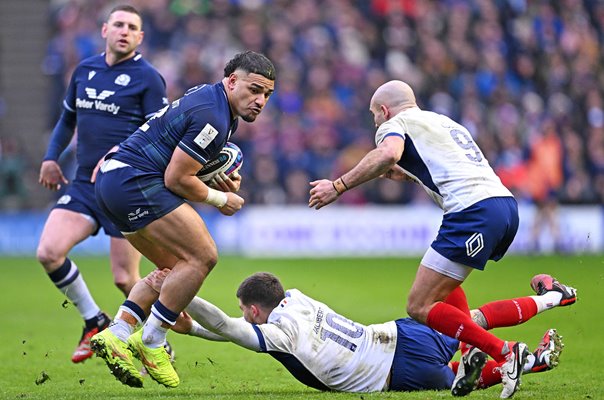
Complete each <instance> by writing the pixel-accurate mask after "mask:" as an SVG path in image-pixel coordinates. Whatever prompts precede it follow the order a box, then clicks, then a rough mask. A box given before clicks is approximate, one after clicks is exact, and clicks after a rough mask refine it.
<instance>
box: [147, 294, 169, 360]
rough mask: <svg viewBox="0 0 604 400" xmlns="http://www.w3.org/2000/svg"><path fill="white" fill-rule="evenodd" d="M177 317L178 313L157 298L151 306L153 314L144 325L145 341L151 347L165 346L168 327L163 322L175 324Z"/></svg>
mask: <svg viewBox="0 0 604 400" xmlns="http://www.w3.org/2000/svg"><path fill="white" fill-rule="evenodd" d="M176 318H178V313H175V312H174V311H171V310H169V309H168V308H167V307H166V306H164V305H163V304H162V303H161V302H160V301H159V300H157V301H156V302H155V303H154V304H153V306H151V315H149V318H147V323H145V326H143V343H144V344H145V345H146V346H148V347H150V348H156V347H160V346H163V345H164V344H165V342H166V333H167V332H168V328H164V327H162V323H166V324H169V325H171V326H173V325H174V324H175V323H176Z"/></svg>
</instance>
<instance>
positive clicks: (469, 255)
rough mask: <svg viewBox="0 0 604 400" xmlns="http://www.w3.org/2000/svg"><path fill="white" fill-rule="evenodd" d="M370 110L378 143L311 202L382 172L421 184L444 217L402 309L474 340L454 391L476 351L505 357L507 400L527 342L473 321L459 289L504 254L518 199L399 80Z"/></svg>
mask: <svg viewBox="0 0 604 400" xmlns="http://www.w3.org/2000/svg"><path fill="white" fill-rule="evenodd" d="M369 110H370V111H371V113H372V114H373V117H374V121H375V126H376V128H377V132H376V134H375V143H376V146H377V147H376V148H375V149H373V150H371V151H370V152H369V153H367V154H366V155H365V157H364V158H363V159H362V160H361V161H360V162H359V163H358V164H357V165H356V166H355V167H354V168H352V169H351V170H350V171H348V172H346V173H345V174H344V175H342V176H341V177H339V178H337V179H336V180H334V181H330V180H327V179H321V180H317V181H314V182H311V183H310V185H311V186H312V188H311V190H310V199H309V207H311V208H315V209H317V210H318V209H320V208H322V207H324V206H326V205H328V204H330V203H332V202H334V201H335V200H337V198H338V197H339V196H340V195H342V194H343V193H344V192H345V191H347V190H350V189H352V188H354V187H356V186H358V185H360V184H362V183H365V182H367V181H370V180H372V179H375V178H377V177H380V176H383V177H387V178H390V179H393V180H396V181H404V180H412V181H414V182H416V183H418V184H420V185H421V186H422V187H423V188H424V189H425V190H426V192H427V193H428V195H429V196H430V197H431V198H432V199H433V200H434V201H435V202H436V203H437V204H438V205H439V206H440V207H441V208H442V210H443V212H444V216H443V221H442V225H441V227H440V230H439V232H438V235H437V237H436V239H435V240H434V241H433V242H432V244H431V246H430V247H429V248H428V250H427V251H426V253H425V255H424V257H423V259H422V260H421V263H420V265H419V268H418V270H417V275H416V277H415V281H414V282H413V285H412V287H411V291H410V293H409V299H408V302H407V313H408V314H409V316H411V317H412V318H413V319H415V320H416V321H418V322H420V323H423V324H426V325H428V326H429V327H431V328H433V329H435V330H437V331H439V332H442V333H443V334H445V335H447V336H450V337H453V338H455V339H458V340H459V341H461V342H465V343H467V344H469V345H471V346H475V347H471V346H468V350H467V351H466V352H465V354H464V355H463V358H462V361H463V362H462V363H461V367H460V368H459V371H458V374H457V376H456V378H455V381H454V385H453V388H452V390H453V391H454V394H455V395H464V394H467V393H469V392H470V391H471V389H472V388H473V385H474V382H471V380H468V379H467V377H465V375H464V365H465V366H469V364H470V363H472V362H479V361H480V360H482V359H483V358H484V357H476V356H475V355H476V353H477V352H478V348H479V349H480V350H482V351H484V352H486V353H487V354H489V355H490V356H491V357H493V358H494V359H495V360H496V361H498V362H504V364H503V366H502V368H501V374H502V383H503V391H502V393H501V397H502V398H509V397H511V396H512V395H513V394H514V392H515V391H516V390H517V389H518V386H519V383H520V376H521V373H522V370H523V368H522V367H523V364H524V363H525V361H526V357H527V355H528V353H529V352H528V350H527V346H526V344H524V343H520V342H513V341H509V342H508V341H504V340H501V339H499V338H497V337H496V336H494V335H493V334H491V333H489V332H487V331H486V330H485V329H483V328H482V327H480V326H479V325H478V324H476V323H475V322H474V321H472V319H471V318H470V317H469V316H468V315H469V313H468V312H467V311H468V304H467V300H466V299H465V295H464V293H463V290H462V289H461V286H460V285H461V283H462V282H463V281H464V280H465V279H466V278H467V277H468V275H469V274H470V272H472V271H473V270H474V269H478V270H483V269H484V267H485V265H486V263H487V261H488V260H495V261H497V260H499V259H501V258H502V257H503V255H504V254H505V252H506V251H507V249H508V247H509V246H510V244H511V243H512V241H513V239H514V236H515V235H516V231H517V230H518V206H517V203H516V200H515V199H514V197H513V195H512V193H510V191H509V190H508V189H507V188H506V187H505V186H504V185H503V184H502V183H501V181H500V179H499V178H498V177H497V175H495V172H494V171H493V169H492V168H491V167H490V165H489V163H488V161H487V160H486V158H485V157H484V155H483V154H482V152H481V151H480V149H479V148H478V146H477V145H476V143H475V142H474V140H473V139H472V136H471V135H470V133H469V132H468V130H467V129H466V128H465V127H463V126H462V125H460V124H458V123H457V122H455V121H453V120H451V119H450V118H448V117H447V116H445V115H441V114H437V113H434V112H430V111H425V110H421V109H420V108H419V107H418V106H417V104H416V101H415V95H414V93H413V90H412V89H411V87H410V86H409V85H407V84H406V83H405V82H402V81H389V82H387V83H385V84H383V85H382V86H380V87H379V88H378V89H377V90H376V91H375V93H374V95H373V97H372V98H371V103H370V106H369ZM402 223H404V221H402ZM548 285H549V287H548V289H549V290H556V291H558V292H560V293H561V294H562V297H563V298H567V299H569V304H570V302H571V301H572V302H574V301H575V300H576V294H575V293H574V292H573V291H571V290H566V289H565V288H562V287H557V286H556V283H555V282H553V281H551V282H548ZM558 286H560V285H558ZM445 299H446V300H445ZM544 306H545V305H537V306H536V307H535V306H534V305H533V304H530V303H529V302H522V301H521V302H517V301H516V302H515V301H511V300H510V301H508V302H505V303H502V304H501V307H500V308H499V309H498V310H497V313H496V316H497V318H502V319H507V320H509V321H522V320H526V318H530V317H531V316H533V315H535V313H536V312H537V310H538V308H539V307H544ZM480 362H481V361H480Z"/></svg>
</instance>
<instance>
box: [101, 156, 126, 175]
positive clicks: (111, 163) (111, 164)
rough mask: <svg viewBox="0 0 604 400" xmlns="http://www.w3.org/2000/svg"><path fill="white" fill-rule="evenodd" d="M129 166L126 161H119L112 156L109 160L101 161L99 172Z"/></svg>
mask: <svg viewBox="0 0 604 400" xmlns="http://www.w3.org/2000/svg"><path fill="white" fill-rule="evenodd" d="M129 166H130V165H128V164H126V163H123V162H121V161H118V160H114V159H113V158H111V159H109V160H105V161H103V164H101V172H102V173H105V172H109V171H113V170H114V169H119V168H125V167H129Z"/></svg>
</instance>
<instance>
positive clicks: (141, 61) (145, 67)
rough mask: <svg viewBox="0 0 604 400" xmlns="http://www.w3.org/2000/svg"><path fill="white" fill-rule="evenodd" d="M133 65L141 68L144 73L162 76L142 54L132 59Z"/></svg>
mask: <svg viewBox="0 0 604 400" xmlns="http://www.w3.org/2000/svg"><path fill="white" fill-rule="evenodd" d="M132 63H133V65H135V66H137V67H138V68H140V69H141V70H142V71H145V72H148V73H151V74H157V75H160V73H159V71H158V70H157V69H156V68H155V67H154V66H153V64H151V63H150V62H149V61H147V60H146V59H145V58H144V57H143V55H142V54H137V55H135V56H134V57H133V58H132Z"/></svg>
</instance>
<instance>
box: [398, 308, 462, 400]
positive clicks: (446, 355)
mask: <svg viewBox="0 0 604 400" xmlns="http://www.w3.org/2000/svg"><path fill="white" fill-rule="evenodd" d="M396 327H397V339H396V350H395V352H394V359H393V360H392V369H391V371H390V372H391V375H390V387H389V390H395V391H413V390H442V389H450V388H451V385H452V384H453V379H454V378H455V374H454V373H453V370H452V369H451V368H449V361H451V359H452V358H453V355H454V354H455V352H456V351H457V349H458V348H459V341H457V340H455V339H453V338H450V337H448V336H445V335H442V334H440V333H438V332H437V331H435V330H434V329H432V328H429V327H427V326H426V325H422V324H420V323H419V322H417V321H415V320H413V319H411V318H402V319H399V320H397V321H396Z"/></svg>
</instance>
